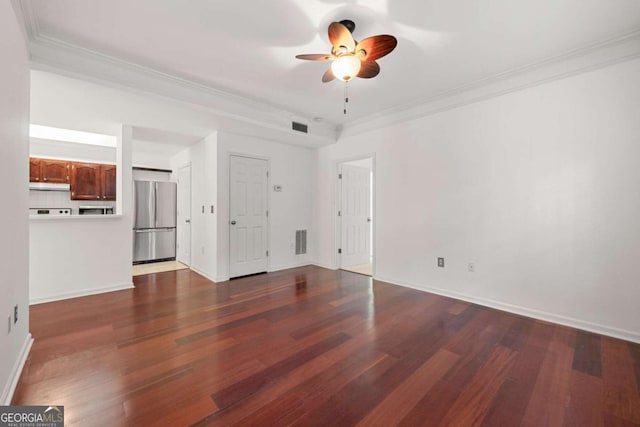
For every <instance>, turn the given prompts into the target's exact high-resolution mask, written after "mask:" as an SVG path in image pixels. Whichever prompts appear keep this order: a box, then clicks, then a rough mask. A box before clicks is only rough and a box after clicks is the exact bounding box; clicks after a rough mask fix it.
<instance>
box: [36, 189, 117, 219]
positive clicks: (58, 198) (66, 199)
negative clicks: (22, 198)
mask: <svg viewBox="0 0 640 427" xmlns="http://www.w3.org/2000/svg"><path fill="white" fill-rule="evenodd" d="M80 206H113V207H114V209H115V206H116V202H115V200H112V201H104V200H71V192H70V191H37V190H30V191H29V207H30V208H71V209H72V211H71V214H72V215H78V208H79V207H80Z"/></svg>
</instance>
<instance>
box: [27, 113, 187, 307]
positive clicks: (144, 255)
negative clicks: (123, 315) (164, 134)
mask: <svg viewBox="0 0 640 427" xmlns="http://www.w3.org/2000/svg"><path fill="white" fill-rule="evenodd" d="M31 128H32V129H31V138H30V160H29V163H30V168H29V171H30V173H29V224H30V226H29V230H30V236H29V240H30V254H29V260H30V279H29V281H30V303H31V304H37V303H41V302H48V301H55V300H58V299H65V298H73V297H78V296H84V295H92V294H98V293H102V292H110V291H114V290H121V289H130V288H133V279H132V277H133V276H134V275H136V274H148V273H150V272H155V271H167V270H176V269H183V268H188V266H186V265H184V264H181V263H178V262H177V261H175V259H176V184H175V183H174V182H171V178H172V177H171V170H169V169H164V168H157V167H144V164H143V166H142V167H140V166H138V167H134V166H133V157H134V155H133V146H134V140H133V127H131V126H125V125H120V126H119V127H118V128H117V129H116V131H115V132H114V133H115V135H106V134H97V133H89V132H79V131H73V130H68V129H60V128H53V127H50V128H48V129H44V130H45V131H47V132H49V133H46V132H45V133H42V130H43V128H46V127H45V126H34V125H32V126H31ZM143 161H144V159H143ZM147 163H148V162H147ZM152 166H154V165H152Z"/></svg>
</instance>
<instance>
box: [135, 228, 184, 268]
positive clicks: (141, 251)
mask: <svg viewBox="0 0 640 427" xmlns="http://www.w3.org/2000/svg"><path fill="white" fill-rule="evenodd" d="M175 257H176V229H175V228H155V229H148V230H133V262H134V263H138V262H145V261H153V260H161V259H172V258H173V259H175Z"/></svg>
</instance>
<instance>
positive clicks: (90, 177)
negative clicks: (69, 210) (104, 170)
mask: <svg viewBox="0 0 640 427" xmlns="http://www.w3.org/2000/svg"><path fill="white" fill-rule="evenodd" d="M101 166H102V165H96V164H94V163H76V162H73V163H71V200H102V197H101V190H102V188H101V187H102V186H101V179H100V178H101V177H100V173H101V170H100V169H101Z"/></svg>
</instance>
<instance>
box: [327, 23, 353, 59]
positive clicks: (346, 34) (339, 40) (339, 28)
mask: <svg viewBox="0 0 640 427" xmlns="http://www.w3.org/2000/svg"><path fill="white" fill-rule="evenodd" d="M329 41H330V42H331V45H332V46H333V50H334V51H338V50H339V49H340V47H342V46H344V47H345V48H346V49H347V52H353V50H354V49H355V48H356V42H355V40H353V36H352V35H351V31H349V29H348V28H347V27H345V26H344V25H343V24H341V23H339V22H332V23H331V25H329ZM333 53H336V52H333ZM343 53H346V52H343Z"/></svg>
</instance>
